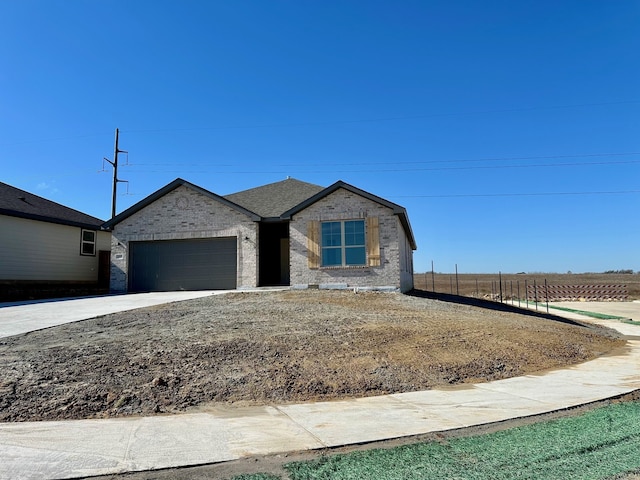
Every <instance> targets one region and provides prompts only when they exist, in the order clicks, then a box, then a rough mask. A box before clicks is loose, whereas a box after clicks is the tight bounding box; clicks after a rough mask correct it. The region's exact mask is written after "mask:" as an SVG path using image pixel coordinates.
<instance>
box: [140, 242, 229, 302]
mask: <svg viewBox="0 0 640 480" xmlns="http://www.w3.org/2000/svg"><path fill="white" fill-rule="evenodd" d="M129 272H130V280H129V290H130V291H138V292H141V291H171V290H219V289H233V288H236V276H237V240H236V238H235V237H229V238H215V239H197V240H167V241H154V242H132V243H131V244H130V269H129Z"/></svg>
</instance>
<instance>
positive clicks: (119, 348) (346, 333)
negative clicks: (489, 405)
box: [0, 290, 625, 422]
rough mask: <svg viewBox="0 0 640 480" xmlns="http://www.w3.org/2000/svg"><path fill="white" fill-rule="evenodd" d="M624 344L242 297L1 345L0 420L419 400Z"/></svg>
mask: <svg viewBox="0 0 640 480" xmlns="http://www.w3.org/2000/svg"><path fill="white" fill-rule="evenodd" d="M624 344H625V341H624V339H622V338H620V337H619V336H617V335H616V334H614V333H613V332H612V331H610V330H607V329H604V328H600V327H596V326H593V325H590V324H577V323H576V324H570V323H564V322H561V321H557V320H552V319H547V318H542V317H536V316H533V315H521V314H516V313H512V312H503V311H496V310H491V309H488V308H479V307H475V306H469V305H462V304H456V303H447V302H442V301H438V300H433V299H429V298H422V297H420V296H410V295H401V294H389V293H372V292H370V293H359V294H355V293H353V292H350V291H342V292H336V291H332V292H329V291H317V290H316V291H283V292H261V293H255V292H251V293H240V292H239V293H233V294H229V295H220V296H211V297H206V298H201V299H197V300H190V301H184V302H180V303H173V304H169V305H162V306H158V307H151V308H145V309H139V310H134V311H130V312H124V313H120V314H114V315H107V316H103V317H99V318H95V319H91V320H85V321H81V322H76V323H72V324H67V325H63V326H59V327H54V328H49V329H46V330H41V331H37V332H31V333H28V334H24V335H17V336H14V337H8V338H3V339H0V421H1V422H18V421H33V420H56V419H80V418H104V417H117V416H125V415H153V414H160V413H177V412H184V411H187V410H190V409H193V408H197V407H203V406H206V405H207V404H209V403H211V402H229V403H231V402H233V403H240V404H274V403H284V402H304V401H310V400H330V399H337V398H348V397H358V396H371V395H380V394H385V393H392V392H403V391H412V390H423V389H429V388H433V387H436V386H440V385H450V384H459V383H465V382H484V381H489V380H495V379H501V378H506V377H512V376H518V375H524V374H527V373H532V372H538V371H541V370H546V369H553V368H557V367H562V366H565V365H568V364H575V363H579V362H583V361H586V360H589V359H592V358H594V357H597V356H599V355H602V354H605V353H607V352H611V351H613V350H615V349H618V348H622V347H623V346H624Z"/></svg>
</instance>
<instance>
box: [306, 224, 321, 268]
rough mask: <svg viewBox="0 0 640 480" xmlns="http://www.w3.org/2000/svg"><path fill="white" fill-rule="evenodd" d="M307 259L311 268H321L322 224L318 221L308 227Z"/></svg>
mask: <svg viewBox="0 0 640 480" xmlns="http://www.w3.org/2000/svg"><path fill="white" fill-rule="evenodd" d="M307 259H308V262H309V268H320V222H318V221H317V220H311V221H310V222H309V224H308V225H307Z"/></svg>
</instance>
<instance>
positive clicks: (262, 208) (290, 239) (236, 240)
mask: <svg viewBox="0 0 640 480" xmlns="http://www.w3.org/2000/svg"><path fill="white" fill-rule="evenodd" d="M105 227H107V228H110V229H111V230H112V245H111V290H112V291H113V292H125V291H149V290H167V289H171V290H174V289H186V290H189V289H218V288H254V287H259V286H266V285H290V286H292V287H295V288H306V287H310V286H313V287H316V286H317V287H319V288H352V287H354V288H355V287H358V288H369V289H385V290H398V291H407V290H410V289H411V288H413V261H412V254H413V250H415V248H416V246H415V240H414V238H413V233H412V231H411V227H410V224H409V221H408V217H407V214H406V211H405V210H404V208H402V207H400V206H399V205H396V204H393V203H391V202H388V201H386V200H384V199H382V198H380V197H377V196H375V195H372V194H370V193H368V192H365V191H362V190H359V189H357V188H355V187H353V186H351V185H348V184H346V183H344V182H337V183H335V184H333V185H332V186H330V187H327V188H322V187H320V186H317V185H312V184H308V183H304V182H300V181H298V180H294V179H287V180H284V181H282V182H276V183H274V184H269V185H265V186H262V187H257V188H255V189H250V190H246V191H243V192H238V193H237V194H232V195H227V196H225V197H222V196H219V195H216V194H214V193H212V192H209V191H207V190H204V189H202V188H200V187H198V186H196V185H193V184H191V183H189V182H186V181H184V180H182V179H176V180H175V181H174V182H172V183H170V184H169V185H167V186H165V187H164V188H162V189H160V190H158V191H157V192H155V193H154V194H152V195H150V196H149V197H147V198H146V199H144V200H142V201H141V202H139V203H138V204H136V205H134V206H132V207H131V208H129V209H128V210H126V211H124V212H122V213H121V214H119V215H117V216H116V217H114V218H113V219H111V220H110V221H108V222H106V223H105Z"/></svg>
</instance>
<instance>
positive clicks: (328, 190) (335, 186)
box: [281, 180, 417, 250]
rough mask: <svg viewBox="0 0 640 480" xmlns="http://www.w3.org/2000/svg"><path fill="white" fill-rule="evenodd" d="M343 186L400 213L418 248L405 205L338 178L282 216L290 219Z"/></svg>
mask: <svg viewBox="0 0 640 480" xmlns="http://www.w3.org/2000/svg"><path fill="white" fill-rule="evenodd" d="M341 188H342V189H344V190H347V191H349V192H351V193H355V194H356V195H360V196H361V197H364V198H366V199H368V200H371V201H372V202H375V203H378V204H380V205H383V206H385V207H388V208H390V209H391V210H393V213H394V214H395V215H398V218H399V219H400V223H401V224H402V226H403V228H404V230H405V233H406V235H407V238H408V239H409V244H410V245H411V248H412V249H413V250H416V249H417V245H416V241H415V237H414V236H413V230H412V229H411V224H410V223H409V217H408V215H407V211H406V209H405V208H404V207H402V206H400V205H398V204H397V203H393V202H390V201H389V200H385V199H384V198H382V197H378V196H377V195H374V194H372V193H369V192H366V191H364V190H361V189H359V188H357V187H354V186H353V185H349V184H348V183H346V182H343V181H342V180H338V181H337V182H336V183H334V184H333V185H330V186H328V187H327V188H325V189H323V190H322V191H320V192H318V193H316V194H315V195H313V196H312V197H309V198H307V199H306V200H304V201H303V202H301V203H299V204H298V205H296V206H295V207H293V208H291V209H290V210H287V211H286V212H284V213H283V214H282V215H281V218H282V219H287V220H289V219H291V217H292V216H293V215H295V214H296V213H298V212H300V211H302V210H304V209H305V208H308V207H310V206H311V205H313V204H314V203H316V202H317V201H319V200H321V199H323V198H325V197H326V196H328V195H330V194H332V193H333V192H335V191H336V190H339V189H341Z"/></svg>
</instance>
